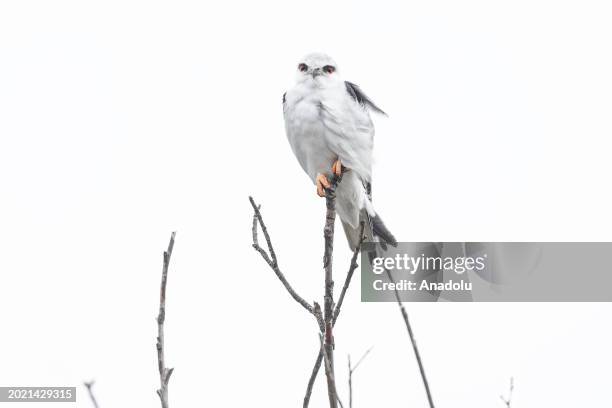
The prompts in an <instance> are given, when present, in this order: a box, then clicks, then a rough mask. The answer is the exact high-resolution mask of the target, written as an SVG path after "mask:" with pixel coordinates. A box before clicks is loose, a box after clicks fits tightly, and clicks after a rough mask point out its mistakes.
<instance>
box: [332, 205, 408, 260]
mask: <svg viewBox="0 0 612 408" xmlns="http://www.w3.org/2000/svg"><path fill="white" fill-rule="evenodd" d="M359 221H360V223H361V222H363V223H364V228H363V235H364V242H379V243H380V245H381V247H383V249H386V245H387V244H388V245H391V246H393V247H395V246H397V240H396V239H395V237H394V236H393V234H392V233H391V231H389V229H388V228H387V227H386V226H385V223H384V222H383V220H382V218H380V216H379V215H378V214H377V215H374V216H373V217H372V216H370V215H369V214H368V212H367V211H366V210H365V209H364V210H362V211H361V213H360V215H359ZM342 227H343V228H344V233H345V234H346V238H347V240H348V243H349V247H350V248H351V250H353V251H354V250H355V248H357V246H358V245H359V244H360V242H361V237H360V236H359V232H360V231H361V226H360V225H359V226H357V227H356V228H354V227H352V226H351V225H350V224H348V223H346V222H344V221H342Z"/></svg>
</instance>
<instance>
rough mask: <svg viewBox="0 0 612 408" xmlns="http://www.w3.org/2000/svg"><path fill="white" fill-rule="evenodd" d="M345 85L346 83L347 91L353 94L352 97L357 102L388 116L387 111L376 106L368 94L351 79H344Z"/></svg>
mask: <svg viewBox="0 0 612 408" xmlns="http://www.w3.org/2000/svg"><path fill="white" fill-rule="evenodd" d="M344 85H346V91H347V92H348V94H349V95H350V96H351V98H353V99H354V100H355V102H357V103H358V104H360V105H361V106H363V107H364V108H369V109H371V110H373V111H374V112H376V113H380V114H381V115H385V116H387V114H386V113H385V111H383V110H382V109H380V108H379V107H378V106H376V104H375V103H374V102H373V101H372V100H371V99H370V98H368V96H367V95H366V94H365V93H364V92H363V91H362V90H361V88H360V87H359V86H357V85H356V84H354V83H352V82H349V81H344Z"/></svg>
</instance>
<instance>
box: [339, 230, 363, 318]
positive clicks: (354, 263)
mask: <svg viewBox="0 0 612 408" xmlns="http://www.w3.org/2000/svg"><path fill="white" fill-rule="evenodd" d="M364 227H365V224H364V223H363V222H361V228H360V230H359V236H360V237H361V239H360V241H359V245H357V247H356V248H355V250H354V251H353V257H352V258H351V265H350V267H349V270H348V273H347V274H346V279H345V280H344V286H343V287H342V291H340V297H339V298H338V304H337V305H336V308H335V309H334V319H333V323H334V324H336V320H338V315H339V314H340V308H341V307H342V302H343V301H344V296H345V295H346V291H347V290H348V287H349V285H350V283H351V280H352V279H353V272H355V269H357V267H358V266H359V264H358V263H357V256H358V255H359V249H360V247H361V244H362V243H363V240H364V238H365V237H364V236H363V229H364Z"/></svg>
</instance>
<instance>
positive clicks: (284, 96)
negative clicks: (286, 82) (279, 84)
mask: <svg viewBox="0 0 612 408" xmlns="http://www.w3.org/2000/svg"><path fill="white" fill-rule="evenodd" d="M286 96H287V92H285V93H284V94H283V105H284V104H285V101H286V100H287V98H286Z"/></svg>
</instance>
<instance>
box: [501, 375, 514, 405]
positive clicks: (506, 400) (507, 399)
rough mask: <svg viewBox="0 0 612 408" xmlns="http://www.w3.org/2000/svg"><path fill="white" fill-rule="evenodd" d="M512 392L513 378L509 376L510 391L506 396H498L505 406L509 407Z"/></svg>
mask: <svg viewBox="0 0 612 408" xmlns="http://www.w3.org/2000/svg"><path fill="white" fill-rule="evenodd" d="M512 392H514V378H513V377H510V392H509V393H508V398H504V396H503V395H500V396H499V398H501V400H502V401H503V402H504V404H506V408H510V407H511V406H512Z"/></svg>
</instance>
